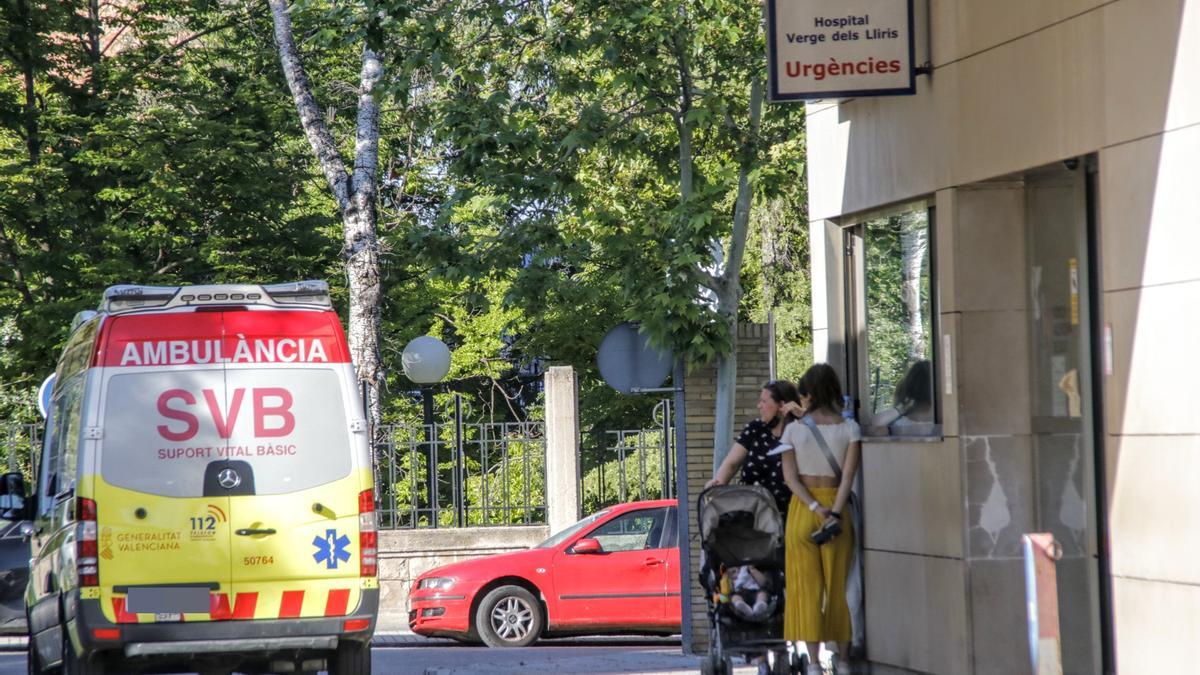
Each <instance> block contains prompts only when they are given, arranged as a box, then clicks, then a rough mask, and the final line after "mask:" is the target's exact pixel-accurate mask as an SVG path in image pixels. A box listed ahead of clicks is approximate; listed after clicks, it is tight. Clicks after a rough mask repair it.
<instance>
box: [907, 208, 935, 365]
mask: <svg viewBox="0 0 1200 675" xmlns="http://www.w3.org/2000/svg"><path fill="white" fill-rule="evenodd" d="M905 225H907V223H905ZM928 250H929V236H928V230H926V229H925V228H924V227H920V226H918V227H915V228H913V229H909V228H908V227H905V228H904V229H902V230H901V231H900V258H901V263H900V265H901V267H900V269H901V272H900V274H901V280H902V284H903V286H902V289H903V290H902V291H901V299H902V300H903V302H904V309H905V312H904V313H905V318H906V319H907V323H908V358H909V360H910V361H919V360H921V359H924V358H925V354H926V352H927V350H928V345H926V344H925V321H924V316H923V315H922V313H921V269H922V267H923V265H924V262H925V258H926V255H925V254H926V251H928Z"/></svg>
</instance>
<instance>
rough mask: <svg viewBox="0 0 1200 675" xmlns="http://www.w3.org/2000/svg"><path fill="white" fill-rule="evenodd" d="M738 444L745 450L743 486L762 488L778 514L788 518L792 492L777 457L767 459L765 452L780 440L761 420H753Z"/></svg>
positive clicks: (743, 431)
mask: <svg viewBox="0 0 1200 675" xmlns="http://www.w3.org/2000/svg"><path fill="white" fill-rule="evenodd" d="M737 442H738V443H739V444H741V446H742V447H743V448H746V461H745V462H744V463H742V482H743V483H745V484H746V485H761V486H763V487H765V488H767V489H768V490H770V492H771V494H772V495H774V496H775V504H776V505H777V506H778V507H779V513H780V515H782V516H783V517H784V518H785V519H786V518H787V510H788V503H789V502H790V501H791V499H792V491H791V490H789V489H788V486H787V483H785V482H784V481H783V464H782V460H780V455H774V456H768V455H767V452H768V451H770V450H771V448H774V447H775V446H777V445H779V439H778V438H776V437H775V435H774V434H772V433H771V427H770V425H769V424H768V423H767V422H763V421H762V420H753V421H752V422H750V423H749V424H747V425H746V427H745V428H744V429H742V435H741V436H738V439H737Z"/></svg>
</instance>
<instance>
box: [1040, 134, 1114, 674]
mask: <svg viewBox="0 0 1200 675" xmlns="http://www.w3.org/2000/svg"><path fill="white" fill-rule="evenodd" d="M1095 170H1096V166H1095V158H1094V157H1090V158H1086V159H1079V160H1068V161H1066V162H1061V163H1056V164H1054V165H1051V166H1049V167H1043V168H1041V169H1037V170H1034V171H1031V172H1028V173H1027V174H1026V175H1025V210H1026V214H1025V215H1026V219H1025V220H1026V227H1027V230H1026V233H1025V234H1026V242H1027V256H1028V262H1027V265H1028V269H1027V273H1028V274H1027V278H1028V280H1029V289H1028V291H1029V302H1030V304H1029V307H1030V312H1029V317H1030V318H1029V331H1030V333H1029V335H1030V359H1029V363H1030V368H1031V370H1030V385H1031V390H1032V391H1031V397H1030V400H1031V407H1032V410H1031V411H1030V413H1031V433H1032V448H1033V470H1034V479H1035V485H1036V488H1035V494H1034V509H1035V518H1036V528H1037V530H1038V531H1041V532H1050V533H1052V534H1053V535H1054V538H1055V539H1056V540H1057V541H1058V542H1059V543H1060V544H1061V546H1062V551H1063V557H1062V559H1061V560H1060V561H1059V562H1058V611H1059V622H1060V629H1061V636H1062V659H1063V672H1064V673H1079V674H1080V675H1084V674H1090V673H1098V672H1102V671H1107V670H1108V669H1109V666H1108V662H1110V661H1109V659H1108V658H1106V656H1105V652H1106V644H1110V642H1109V641H1108V640H1107V639H1106V637H1105V636H1106V634H1107V631H1106V622H1107V621H1108V618H1107V617H1109V616H1110V614H1109V612H1108V601H1109V599H1108V593H1107V589H1108V588H1109V581H1108V570H1107V567H1108V566H1107V557H1106V555H1105V552H1104V551H1105V548H1106V547H1105V546H1104V545H1103V544H1104V541H1105V538H1106V536H1107V535H1106V529H1107V523H1106V520H1105V515H1106V513H1107V505H1106V504H1105V503H1104V502H1105V499H1104V496H1105V492H1104V490H1103V489H1098V487H1099V486H1102V485H1103V483H1102V481H1098V478H1101V479H1102V477H1103V467H1104V465H1103V441H1104V433H1103V429H1104V425H1103V419H1102V418H1101V417H1100V416H1101V415H1102V411H1103V407H1102V405H1101V402H1102V400H1103V399H1102V396H1101V389H1100V386H1101V385H1102V382H1101V381H1100V380H1101V376H1100V372H1099V370H1098V367H1097V364H1098V361H1097V359H1098V358H1099V353H1098V350H1097V349H1096V344H1097V341H1096V335H1095V333H1096V326H1097V325H1098V324H1097V319H1098V317H1097V316H1096V314H1097V313H1098V307H1099V305H1098V304H1097V303H1096V302H1095V299H1096V298H1097V297H1098V293H1097V285H1096V280H1097V279H1098V276H1097V275H1098V272H1097V271H1096V270H1097V265H1096V262H1097V261H1096V260H1095V258H1096V245H1095V242H1096V237H1097V233H1096V222H1095V221H1096V218H1095V214H1096V209H1095V208H1093V205H1094V203H1095V198H1096V195H1095V181H1094V180H1092V178H1093V177H1094V174H1095Z"/></svg>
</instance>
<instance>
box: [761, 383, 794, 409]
mask: <svg viewBox="0 0 1200 675" xmlns="http://www.w3.org/2000/svg"><path fill="white" fill-rule="evenodd" d="M762 388H763V389H766V390H767V392H769V393H770V394H771V398H772V399H773V400H774V401H775V403H777V404H779V405H783V404H784V403H786V402H788V401H791V402H792V403H799V402H800V394H799V392H797V391H796V385H794V384H792V383H791V382H788V381H787V380H771V381H770V382H767V383H766V384H764V385H763V386H762Z"/></svg>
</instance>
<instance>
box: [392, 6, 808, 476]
mask: <svg viewBox="0 0 1200 675" xmlns="http://www.w3.org/2000/svg"><path fill="white" fill-rule="evenodd" d="M761 20H762V19H761V13H760V11H759V10H758V8H757V7H754V6H749V5H745V4H744V3H735V2H726V1H724V0H703V1H702V2H697V1H692V0H684V1H683V2H679V1H666V0H660V1H654V2H645V1H643V0H637V1H634V0H619V1H615V2H610V1H607V0H606V1H601V0H563V1H559V2H553V3H526V2H515V1H513V2H506V1H495V2H472V1H471V0H460V1H455V2H446V3H442V4H440V5H438V6H437V7H436V8H435V9H432V10H431V11H430V13H429V14H427V15H423V16H422V17H421V18H420V19H419V21H417V23H416V24H414V25H419V26H420V27H419V28H410V29H409V30H407V31H403V32H402V35H403V38H402V39H404V40H405V41H407V42H406V45H407V46H408V47H409V48H410V52H411V54H412V56H411V57H410V58H409V59H407V60H406V61H405V64H404V66H403V68H402V69H401V70H400V71H399V72H398V77H399V78H401V79H403V80H404V81H405V82H406V83H407V86H406V87H404V88H403V89H404V92H405V93H404V95H403V96H402V97H401V98H402V99H404V101H405V105H406V106H407V107H406V110H405V114H406V115H408V114H409V113H410V112H415V113H416V118H417V119H421V120H423V122H424V125H423V126H421V127H420V128H418V129H415V130H414V131H413V132H411V133H410V134H409V135H408V138H409V139H410V141H409V143H408V148H407V150H408V151H406V152H400V153H398V158H399V161H398V162H397V164H399V165H401V166H402V167H403V168H404V172H403V173H402V175H401V177H400V180H399V181H398V182H399V183H400V184H402V185H404V186H405V191H406V193H407V194H405V195H403V196H402V197H401V198H398V199H395V200H394V201H396V202H398V203H407V204H413V203H420V204H433V205H434V206H433V208H432V209H431V211H432V213H429V212H422V213H420V214H417V213H407V214H404V218H403V219H402V222H403V223H406V224H407V225H401V227H402V228H404V231H405V232H406V233H407V236H406V238H405V239H404V243H405V244H406V245H407V250H410V251H412V252H414V253H415V254H416V257H417V259H419V260H421V261H422V264H424V265H425V266H426V268H427V269H429V270H430V271H431V273H432V274H434V275H435V276H442V277H445V278H449V279H453V280H465V279H481V278H489V279H495V278H500V279H503V280H504V283H506V284H508V285H509V288H508V291H507V292H506V293H505V296H504V302H505V303H506V304H507V305H508V306H510V307H516V308H520V309H521V312H519V313H518V315H517V316H518V318H516V319H514V321H513V325H512V327H511V332H512V334H513V336H514V347H515V349H516V351H517V352H518V353H520V354H524V355H525V356H531V355H532V356H539V355H549V356H551V357H552V358H554V359H555V360H560V359H561V360H567V358H578V360H579V361H581V362H583V364H584V365H589V364H590V359H591V358H592V357H594V354H595V351H594V350H595V345H596V343H598V340H599V336H600V335H602V334H603V332H604V331H605V330H607V328H609V327H611V326H612V325H613V324H615V323H618V322H620V321H623V320H633V321H638V322H640V323H641V325H642V326H643V328H644V329H645V330H646V331H648V332H649V333H650V335H651V337H652V339H653V340H654V341H655V342H656V343H657V344H659V345H660V346H667V347H671V348H672V349H673V350H674V351H675V352H676V353H677V354H679V355H680V356H681V357H683V358H685V359H686V360H687V361H688V362H689V363H690V364H700V363H703V362H707V361H710V360H712V359H718V368H719V370H720V377H721V383H722V384H721V387H720V392H721V394H720V405H719V410H718V420H719V423H718V427H719V429H718V439H720V438H724V437H726V436H728V437H730V438H731V437H732V421H731V417H732V402H733V395H732V394H733V386H734V382H735V379H736V362H735V360H734V357H733V355H734V354H735V352H734V351H733V348H734V345H733V344H732V341H733V339H734V337H735V335H736V331H735V330H734V326H735V323H736V321H737V319H738V317H739V310H741V309H742V304H741V296H742V287H741V271H742V270H741V267H742V261H743V259H744V257H745V255H746V234H747V232H748V231H749V229H750V219H751V214H752V212H753V209H752V205H753V203H754V201H755V199H756V198H758V199H765V198H767V197H769V196H771V195H773V194H775V193H777V192H779V190H780V189H781V187H783V186H785V185H787V184H788V183H789V182H791V181H797V180H802V177H801V176H798V175H796V174H795V172H793V171H791V170H790V168H789V167H790V166H791V165H792V163H793V162H796V161H797V160H798V158H799V157H800V155H801V153H802V141H801V139H802V128H803V127H802V124H803V121H802V111H800V110H799V109H798V108H794V107H793V108H780V109H776V110H772V111H771V114H770V115H768V116H767V117H766V118H764V117H763V115H762V112H763V111H762V105H763V102H762V87H763V79H764V72H763V71H764V64H763V56H762V54H763V53H764V52H763V50H762V35H761ZM414 138H415V139H416V141H417V142H416V143H414V142H412V139H414ZM414 147H415V148H417V149H418V150H419V151H420V152H417V153H414V152H412V149H413V148H414ZM431 166H433V167H435V168H434V169H432V170H430V167H431ZM431 174H432V175H434V176H436V178H435V179H433V180H430V178H429V176H430V175H431ZM431 183H437V184H438V185H436V186H435V189H433V190H431V192H429V193H427V194H426V195H425V196H424V198H420V197H421V195H419V194H418V190H414V189H413V186H420V185H424V186H426V187H429V186H430V184H431ZM714 250H720V255H717V256H714ZM702 289H707V291H705V290H702ZM742 316H745V315H744V314H743V315H742ZM581 333H582V335H581ZM568 354H569V355H570V357H568V356H567V355H568ZM585 355H586V356H585ZM586 395H588V393H586V392H585V396H586ZM609 402H611V401H606V403H609ZM726 445H727V441H724V440H718V441H717V448H716V450H717V454H718V460H719V457H720V456H721V455H723V453H724V452H725V451H726V450H727V448H726V447H725V446H726Z"/></svg>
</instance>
